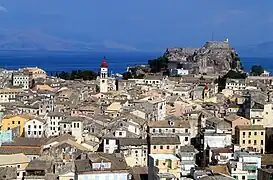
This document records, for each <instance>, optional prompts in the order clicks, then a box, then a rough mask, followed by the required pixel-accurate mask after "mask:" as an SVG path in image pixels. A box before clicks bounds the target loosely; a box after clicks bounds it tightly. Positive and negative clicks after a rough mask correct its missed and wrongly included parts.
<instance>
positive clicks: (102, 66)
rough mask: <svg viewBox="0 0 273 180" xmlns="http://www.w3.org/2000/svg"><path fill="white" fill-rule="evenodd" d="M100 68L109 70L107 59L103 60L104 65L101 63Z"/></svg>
mask: <svg viewBox="0 0 273 180" xmlns="http://www.w3.org/2000/svg"><path fill="white" fill-rule="evenodd" d="M100 67H101V68H108V64H107V62H106V59H105V58H104V59H103V60H102V63H101V65H100Z"/></svg>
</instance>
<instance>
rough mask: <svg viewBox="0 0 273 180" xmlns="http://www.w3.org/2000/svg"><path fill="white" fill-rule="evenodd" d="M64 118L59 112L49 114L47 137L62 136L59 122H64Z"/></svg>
mask: <svg viewBox="0 0 273 180" xmlns="http://www.w3.org/2000/svg"><path fill="white" fill-rule="evenodd" d="M63 118H64V115H63V114H61V113H59V112H50V113H48V114H47V129H46V136H47V137H50V136H59V135H60V134H61V132H60V124H59V122H60V121H61V120H63Z"/></svg>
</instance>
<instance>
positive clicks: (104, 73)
mask: <svg viewBox="0 0 273 180" xmlns="http://www.w3.org/2000/svg"><path fill="white" fill-rule="evenodd" d="M100 92H102V93H106V92H108V64H107V62H106V59H105V58H104V60H103V61H102V63H101V66H100Z"/></svg>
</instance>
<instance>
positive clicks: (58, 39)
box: [0, 29, 273, 57]
mask: <svg viewBox="0 0 273 180" xmlns="http://www.w3.org/2000/svg"><path fill="white" fill-rule="evenodd" d="M73 38H74V39H73ZM166 48H168V47H164V46H160V45H159V44H158V43H156V42H149V41H148V42H142V43H135V44H133V45H128V44H126V43H122V42H121V43H120V42H115V41H111V40H101V39H95V38H94V37H90V36H88V35H84V34H67V35H63V34H60V35H51V34H48V33H45V32H42V31H40V30H37V29H31V30H22V31H10V30H6V29H0V51H11V50H13V51H74V52H82V51H83V52H145V51H146V52H160V51H162V53H163V52H164V50H165V49H166ZM235 48H236V50H237V52H238V53H239V56H240V57H273V41H269V42H264V43H260V44H257V45H250V46H238V47H235Z"/></svg>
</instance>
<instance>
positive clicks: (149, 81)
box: [144, 76, 163, 87]
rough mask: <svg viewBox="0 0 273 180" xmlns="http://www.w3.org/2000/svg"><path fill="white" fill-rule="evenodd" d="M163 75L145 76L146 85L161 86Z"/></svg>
mask: <svg viewBox="0 0 273 180" xmlns="http://www.w3.org/2000/svg"><path fill="white" fill-rule="evenodd" d="M162 81H163V77H161V76H147V77H145V78H144V83H145V85H148V86H155V87H160V86H161V85H162Z"/></svg>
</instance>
